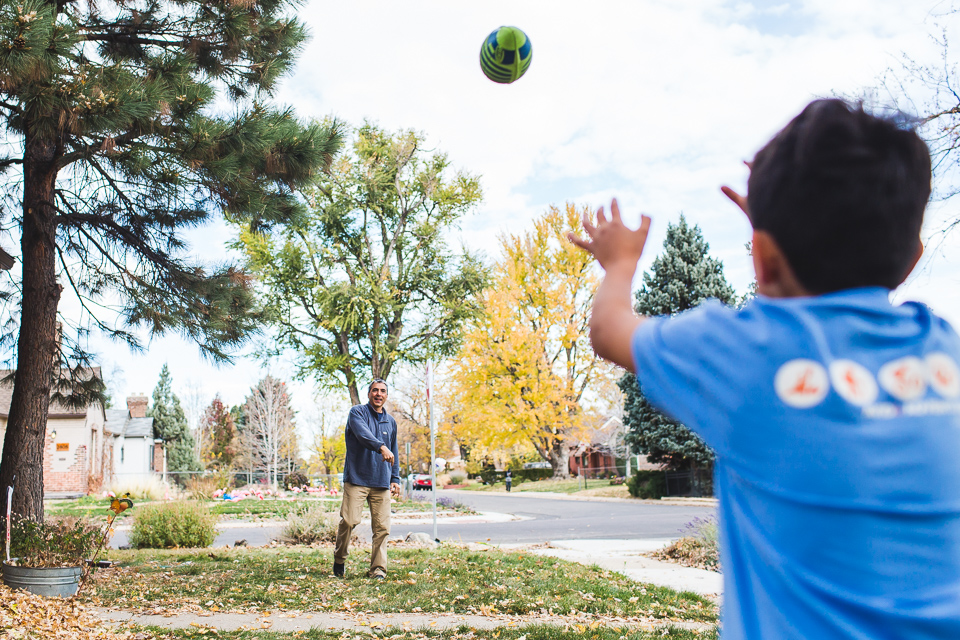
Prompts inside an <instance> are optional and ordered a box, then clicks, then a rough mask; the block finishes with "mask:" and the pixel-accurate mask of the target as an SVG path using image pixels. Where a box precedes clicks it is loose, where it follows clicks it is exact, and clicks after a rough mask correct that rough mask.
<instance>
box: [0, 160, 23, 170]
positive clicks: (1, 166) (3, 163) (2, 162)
mask: <svg viewBox="0 0 960 640" xmlns="http://www.w3.org/2000/svg"><path fill="white" fill-rule="evenodd" d="M13 164H23V158H5V159H3V160H0V169H5V168H7V167H9V166H10V165H13Z"/></svg>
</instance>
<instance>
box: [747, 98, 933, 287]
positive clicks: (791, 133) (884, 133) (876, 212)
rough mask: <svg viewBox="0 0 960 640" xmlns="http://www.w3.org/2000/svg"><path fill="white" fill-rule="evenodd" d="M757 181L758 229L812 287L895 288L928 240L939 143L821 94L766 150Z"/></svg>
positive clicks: (753, 210) (753, 191)
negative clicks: (930, 145) (934, 150)
mask: <svg viewBox="0 0 960 640" xmlns="http://www.w3.org/2000/svg"><path fill="white" fill-rule="evenodd" d="M748 189H749V191H748V196H747V198H748V204H749V209H750V217H751V222H752V223H753V228H754V229H757V230H762V231H766V232H767V233H769V234H770V235H771V236H772V237H773V239H774V240H776V242H777V244H778V245H779V246H780V249H781V250H782V251H783V253H784V255H785V256H786V259H787V260H788V261H789V263H790V266H791V267H792V268H793V271H794V274H795V275H796V277H797V279H798V280H799V281H800V284H802V285H803V286H804V288H806V289H807V290H809V291H810V292H811V293H814V294H820V293H828V292H831V291H839V290H842V289H850V288H854V287H865V286H881V287H887V288H888V289H894V288H896V287H897V286H898V285H899V284H900V283H901V282H902V281H903V279H904V278H905V277H906V275H907V271H908V269H909V268H910V267H911V265H912V264H913V259H914V258H915V257H916V253H917V250H918V249H919V242H920V239H919V238H920V226H921V224H922V223H923V210H924V208H925V207H926V204H927V199H928V198H929V197H930V152H929V150H928V149H927V145H926V144H925V143H924V142H923V140H921V139H920V137H919V136H918V135H917V134H916V132H914V131H912V130H909V129H904V128H901V127H899V126H897V124H896V123H895V122H894V121H893V120H887V119H884V118H880V117H877V116H873V115H870V114H868V113H866V112H864V110H863V108H862V106H860V105H851V104H848V103H846V102H844V101H842V100H816V101H814V102H811V103H810V104H809V105H807V107H806V108H805V109H804V110H803V111H802V112H801V113H800V115H798V116H797V117H796V118H794V119H793V120H792V121H791V122H790V124H788V125H787V126H786V127H785V128H784V129H783V130H782V131H780V133H778V134H777V135H776V136H774V138H773V139H772V140H771V141H770V142H768V143H767V145H766V146H765V147H763V149H761V150H760V151H759V152H758V153H757V156H756V158H755V159H754V161H753V168H752V170H751V173H750V181H749V183H748Z"/></svg>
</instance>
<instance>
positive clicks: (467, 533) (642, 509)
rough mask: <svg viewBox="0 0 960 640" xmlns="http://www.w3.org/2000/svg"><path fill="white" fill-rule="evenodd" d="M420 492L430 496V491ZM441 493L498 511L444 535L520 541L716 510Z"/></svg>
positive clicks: (452, 523)
mask: <svg viewBox="0 0 960 640" xmlns="http://www.w3.org/2000/svg"><path fill="white" fill-rule="evenodd" d="M421 495H422V497H423V498H426V499H427V500H429V496H430V494H429V492H423V493H422V494H421ZM438 495H439V496H445V497H448V498H451V499H453V500H456V501H458V502H462V503H463V504H465V505H467V506H469V507H471V508H472V509H474V510H476V511H479V512H483V513H491V514H496V515H491V516H490V517H479V518H478V517H474V518H457V519H447V518H440V519H439V520H438V526H437V535H438V537H439V538H440V540H455V541H463V542H482V541H489V542H492V543H495V544H511V543H514V544H516V543H538V542H548V541H550V540H558V539H579V540H586V539H620V540H642V539H654V538H675V537H678V535H679V533H680V530H681V529H682V528H683V526H684V525H685V524H686V523H688V522H690V521H691V520H693V519H694V518H696V517H700V518H704V517H706V516H708V515H710V514H711V513H713V509H712V508H710V507H698V506H686V505H684V506H675V505H660V504H650V503H644V502H637V503H634V502H626V501H621V500H615V501H614V500H610V501H601V500H588V499H584V498H570V497H566V496H559V495H554V496H545V495H544V494H536V493H512V494H509V495H508V494H505V493H480V492H474V491H440V492H438ZM429 505H430V503H429V502H425V503H424V510H429ZM508 514H509V515H508ZM219 529H220V532H219V534H218V535H217V538H216V540H215V541H214V546H224V545H233V544H234V543H236V541H237V540H246V542H247V544H248V545H250V546H259V545H263V544H266V543H267V542H269V541H270V540H271V539H273V538H275V537H276V536H277V535H279V533H280V529H281V526H280V525H278V524H277V523H273V522H268V523H239V522H224V523H222V524H221V525H220V527H219ZM410 532H423V533H426V534H428V535H430V536H431V537H432V536H433V523H432V521H431V520H426V521H424V520H417V521H413V522H411V521H405V519H403V518H399V517H398V518H395V519H394V523H393V526H392V531H391V534H392V535H393V536H406V535H407V534H408V533H410ZM356 533H357V534H358V535H360V536H364V537H366V538H368V539H369V537H370V527H369V525H367V524H361V525H360V526H358V527H357V529H356ZM125 544H127V532H126V531H124V530H120V531H117V533H116V535H115V536H114V538H113V541H112V546H114V547H118V546H122V545H125Z"/></svg>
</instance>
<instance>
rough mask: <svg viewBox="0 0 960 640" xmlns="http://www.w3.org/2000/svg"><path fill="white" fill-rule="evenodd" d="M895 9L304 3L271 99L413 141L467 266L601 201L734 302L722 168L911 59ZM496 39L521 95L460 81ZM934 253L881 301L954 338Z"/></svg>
mask: <svg viewBox="0 0 960 640" xmlns="http://www.w3.org/2000/svg"><path fill="white" fill-rule="evenodd" d="M915 4H916V3H905V2H902V1H900V0H806V1H804V2H793V1H791V2H778V3H763V2H759V1H755V2H752V3H749V2H732V1H724V0H702V1H701V0H696V1H695V0H687V1H681V2H677V1H673V0H671V1H667V0H661V1H646V2H638V1H636V0H625V1H622V2H612V1H603V0H601V1H594V2H590V3H582V2H560V1H557V2H551V3H549V4H547V3H539V2H524V3H518V2H505V1H500V2H486V3H482V4H480V3H451V2H444V1H440V0H437V1H432V2H425V1H411V2H405V3H397V2H389V1H386V0H381V1H373V0H370V1H366V2H341V3H326V2H323V3H321V2H319V1H318V0H313V1H312V2H309V3H308V4H306V5H305V6H304V8H303V11H302V13H301V16H302V18H303V20H304V21H306V23H307V24H308V26H309V27H310V30H311V32H312V34H313V39H312V40H311V42H310V43H309V44H308V45H307V47H306V48H305V50H304V52H303V55H302V56H301V58H300V64H299V66H298V67H297V70H296V72H295V73H294V74H293V75H292V76H291V77H290V78H289V79H288V80H286V81H285V82H284V83H283V86H282V88H281V91H280V92H279V94H278V97H279V99H280V100H281V101H282V102H284V103H288V104H291V105H293V106H294V107H295V108H296V110H297V112H298V113H299V114H300V115H301V116H302V117H312V118H321V117H324V116H327V115H336V116H338V117H341V118H343V119H345V120H347V121H349V122H351V123H353V124H359V123H360V122H361V121H362V120H363V119H365V118H369V119H372V120H375V121H377V122H379V123H380V124H381V125H382V126H384V127H387V128H391V129H396V128H415V129H420V130H423V131H424V132H426V133H427V134H428V136H429V140H430V143H431V145H432V146H433V147H434V148H436V149H439V150H442V151H445V152H447V153H448V154H449V156H450V158H451V160H452V161H453V163H454V165H455V166H458V167H461V168H464V169H466V170H468V171H470V172H472V173H478V174H480V175H481V176H482V183H483V187H484V192H485V201H484V203H483V205H482V206H481V207H480V208H479V210H478V211H477V213H476V214H475V215H473V216H472V217H470V218H469V219H467V220H466V221H465V222H464V226H463V230H462V231H461V232H459V233H457V234H455V236H456V237H457V238H460V239H462V240H463V241H465V242H466V243H467V244H468V245H469V246H471V247H473V248H476V249H480V250H483V251H486V252H487V253H488V254H490V255H492V254H495V253H496V246H497V245H496V238H497V235H498V234H499V233H501V232H503V231H510V232H519V231H522V230H523V229H525V228H526V227H527V225H528V224H529V221H530V220H532V219H533V218H534V217H535V216H537V215H538V214H539V213H541V212H542V211H543V210H544V208H545V207H546V206H547V205H548V204H551V203H562V202H564V201H576V202H578V203H589V204H591V205H600V204H604V203H606V202H608V201H609V198H610V197H612V196H618V197H619V198H620V200H621V204H622V206H623V208H624V210H625V212H626V214H627V216H628V218H629V219H632V220H634V221H635V220H637V219H638V217H639V214H640V212H641V211H642V212H645V213H649V214H651V215H652V216H653V217H654V227H653V234H652V236H651V238H650V240H649V244H648V256H647V257H645V259H644V262H643V263H642V265H641V266H648V265H649V264H650V262H651V261H652V258H653V256H654V255H655V254H656V253H657V252H659V250H660V246H661V243H662V240H663V237H664V236H663V234H664V232H665V230H666V226H667V222H669V221H675V220H676V219H677V218H678V217H679V214H680V212H683V213H684V214H685V215H686V217H687V219H688V220H689V221H690V222H692V223H696V224H699V225H700V226H701V228H702V229H703V231H704V235H705V236H706V239H707V240H708V242H709V243H710V245H711V250H712V252H713V253H714V254H715V255H717V256H719V257H721V258H722V259H723V260H724V263H725V265H726V269H727V274H728V277H729V278H730V279H731V281H732V282H733V283H734V284H735V286H736V287H737V288H738V289H739V290H741V291H742V290H743V289H745V287H746V286H747V284H748V282H749V280H750V278H751V277H752V268H751V266H750V264H749V260H748V256H747V255H746V252H745V250H744V248H743V244H744V243H745V242H746V241H747V240H748V239H749V226H748V225H747V223H746V221H745V220H743V219H742V216H741V214H739V212H738V211H737V210H736V209H735V208H734V207H733V206H732V205H731V204H729V203H727V202H726V201H725V199H724V198H723V197H722V195H721V194H720V192H719V186H720V185H721V184H731V185H732V186H734V187H736V188H743V184H744V182H745V179H746V170H745V168H744V167H743V166H742V164H741V161H742V160H744V159H747V158H750V157H751V156H752V155H753V153H754V152H755V151H756V150H757V149H758V148H759V147H760V146H761V145H762V144H763V143H764V142H766V140H767V139H769V137H770V136H771V135H772V134H773V133H774V132H775V131H776V130H778V129H779V128H780V127H782V126H783V125H784V124H785V123H786V122H787V121H788V120H789V119H790V118H791V117H792V116H793V115H794V114H795V113H796V112H798V111H799V109H800V108H802V106H803V105H804V104H806V103H807V102H808V101H809V100H810V99H812V98H813V97H817V96H823V95H830V94H832V93H835V92H836V93H844V94H849V93H854V92H856V91H858V90H859V89H860V88H861V87H863V86H868V85H871V84H872V83H873V82H874V81H875V80H876V78H877V77H878V76H879V75H880V74H881V73H882V72H883V71H884V69H886V68H887V67H889V66H891V65H895V64H896V60H897V58H898V56H899V53H900V52H901V51H904V50H906V51H910V52H911V53H912V54H913V55H914V56H915V57H917V58H920V59H931V58H932V57H933V56H934V55H935V51H934V50H933V49H932V45H931V42H930V41H929V39H928V37H927V31H928V29H929V27H930V22H929V7H917V6H915ZM504 24H511V25H515V26H519V27H521V28H522V29H524V30H525V31H526V32H527V33H528V34H529V36H530V38H531V40H532V43H533V50H534V58H533V63H532V66H531V69H530V71H529V72H528V74H527V76H525V77H524V78H522V79H521V80H519V81H518V82H516V83H515V84H513V85H509V86H501V85H496V84H494V83H492V82H490V81H488V80H487V79H486V78H484V76H483V75H482V73H481V72H480V69H479V63H478V55H479V48H480V43H481V42H482V40H483V39H484V37H485V36H486V35H487V34H488V33H489V32H490V31H492V30H493V29H494V28H496V27H498V26H500V25H504ZM937 215H941V213H939V212H938V213H937ZM204 233H206V231H205V232H204ZM226 236H227V233H226V231H225V230H224V229H223V227H222V226H217V227H215V233H214V234H213V238H215V240H213V241H212V244H211V241H209V240H208V241H206V242H205V244H204V245H199V244H198V245H197V249H198V250H199V249H201V248H202V250H203V252H204V253H207V251H211V250H212V251H213V252H215V253H217V255H218V256H220V255H223V254H222V251H221V250H220V249H218V248H217V247H216V244H217V243H219V242H220V241H221V240H223V239H225V238H226ZM196 237H197V242H198V243H199V242H201V241H202V240H200V238H201V237H205V238H209V237H210V236H209V234H208V235H205V236H199V235H198V236H196ZM958 240H960V237H954V238H953V239H951V240H950V241H949V244H948V245H946V246H948V247H950V248H953V247H955V246H956V243H957V241H958ZM949 254H950V252H949V251H944V252H941V253H940V254H939V255H935V256H931V257H930V258H928V260H927V262H926V263H925V268H924V269H923V270H922V272H921V273H920V274H918V275H917V276H915V277H914V278H912V279H911V281H910V282H909V283H908V285H907V286H906V287H904V289H903V291H902V292H900V293H898V295H899V296H900V297H911V296H913V297H919V298H922V299H925V300H929V301H930V302H931V303H932V304H933V305H934V307H935V308H937V309H938V310H939V311H941V312H942V313H944V314H945V315H947V316H948V317H950V318H951V319H953V320H954V322H955V323H956V324H960V307H957V306H956V305H953V306H951V304H952V303H949V302H946V300H947V299H948V298H951V297H950V296H944V295H943V293H942V292H943V291H944V290H947V289H948V288H952V287H955V286H956V283H957V281H958V280H960V270H958V265H957V263H956V262H952V263H951V262H950V261H949V260H948V259H947V257H946V256H948V255H949ZM955 297H956V296H953V298H955ZM105 359H109V360H113V361H118V362H122V363H123V368H124V370H125V374H126V378H127V380H128V387H129V389H130V390H142V391H147V392H149V390H150V389H152V388H153V385H154V384H155V382H156V379H157V376H158V374H159V369H160V366H161V365H162V363H163V361H168V362H170V365H171V369H172V371H173V375H174V379H175V380H177V381H186V380H188V379H202V380H203V382H204V384H205V385H206V388H207V389H209V390H210V393H209V395H210V396H212V395H213V392H214V391H217V390H219V391H220V392H221V394H222V396H223V397H224V398H225V400H226V401H228V402H229V403H236V402H239V401H240V400H241V399H242V396H243V394H245V393H246V391H247V390H248V389H249V387H250V386H251V385H253V384H254V383H255V382H256V380H257V379H258V378H259V377H260V375H261V370H260V366H259V365H258V364H256V363H254V362H253V361H251V360H249V359H244V360H240V361H239V362H238V364H237V365H235V366H233V367H231V368H225V369H220V370H217V369H214V368H212V367H210V366H209V365H207V364H205V363H203V362H202V361H201V360H200V358H199V355H198V354H197V350H196V348H195V347H192V346H190V345H187V344H185V343H184V342H183V341H181V340H179V339H165V340H161V341H156V342H155V343H154V344H152V345H151V346H150V349H149V352H148V353H147V354H146V355H145V356H136V357H133V356H128V355H123V354H121V353H120V352H119V351H117V350H116V349H106V350H105ZM302 389H303V390H302V393H303V396H304V397H300V398H298V402H299V403H300V405H301V406H306V405H309V404H310V398H309V389H308V387H307V386H306V385H303V386H302Z"/></svg>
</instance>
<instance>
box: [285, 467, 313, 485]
mask: <svg viewBox="0 0 960 640" xmlns="http://www.w3.org/2000/svg"><path fill="white" fill-rule="evenodd" d="M308 486H310V478H308V477H307V476H305V475H304V474H302V473H300V472H299V471H294V472H293V473H291V474H288V475H287V477H286V478H284V479H283V488H284V489H287V490H290V489H293V488H294V487H297V488H298V489H300V488H302V487H308Z"/></svg>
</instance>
